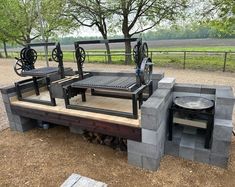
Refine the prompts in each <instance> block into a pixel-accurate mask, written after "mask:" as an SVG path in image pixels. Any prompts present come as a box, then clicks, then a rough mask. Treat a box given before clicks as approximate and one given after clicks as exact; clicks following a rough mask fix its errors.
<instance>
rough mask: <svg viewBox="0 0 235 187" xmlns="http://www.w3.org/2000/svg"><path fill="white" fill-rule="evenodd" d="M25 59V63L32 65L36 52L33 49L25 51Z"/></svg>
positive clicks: (35, 58)
mask: <svg viewBox="0 0 235 187" xmlns="http://www.w3.org/2000/svg"><path fill="white" fill-rule="evenodd" d="M25 58H26V60H27V62H29V63H32V64H34V63H35V62H36V60H37V52H36V51H35V50H34V49H31V48H29V49H27V50H25Z"/></svg>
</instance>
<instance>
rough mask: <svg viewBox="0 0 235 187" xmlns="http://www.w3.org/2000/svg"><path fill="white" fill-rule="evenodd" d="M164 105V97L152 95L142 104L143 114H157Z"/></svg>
mask: <svg viewBox="0 0 235 187" xmlns="http://www.w3.org/2000/svg"><path fill="white" fill-rule="evenodd" d="M163 107H164V99H163V98H156V97H150V98H149V99H148V100H147V101H146V102H144V103H143V105H142V106H141V114H147V115H157V114H158V112H159V111H160V110H161V109H162V108H163Z"/></svg>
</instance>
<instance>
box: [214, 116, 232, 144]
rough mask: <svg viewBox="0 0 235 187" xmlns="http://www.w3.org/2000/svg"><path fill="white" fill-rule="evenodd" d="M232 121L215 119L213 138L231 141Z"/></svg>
mask: <svg viewBox="0 0 235 187" xmlns="http://www.w3.org/2000/svg"><path fill="white" fill-rule="evenodd" d="M232 131H233V124H232V120H223V119H215V120H214V130H213V137H214V138H215V139H217V140H224V141H231V136H232Z"/></svg>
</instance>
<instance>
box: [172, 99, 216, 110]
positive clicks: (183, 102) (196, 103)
mask: <svg viewBox="0 0 235 187" xmlns="http://www.w3.org/2000/svg"><path fill="white" fill-rule="evenodd" d="M174 103H175V104H176V105H177V106H179V107H182V108H186V109H193V110H205V109H209V108H211V107H213V105H214V103H213V102H212V101H210V100H208V99H205V98H203V97H196V96H184V97H177V98H175V100H174Z"/></svg>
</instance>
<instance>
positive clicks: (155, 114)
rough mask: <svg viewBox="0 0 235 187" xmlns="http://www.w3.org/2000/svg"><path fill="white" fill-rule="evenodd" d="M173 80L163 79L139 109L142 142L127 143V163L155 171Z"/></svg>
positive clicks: (162, 142) (162, 153) (161, 149)
mask: <svg viewBox="0 0 235 187" xmlns="http://www.w3.org/2000/svg"><path fill="white" fill-rule="evenodd" d="M174 84H175V79H174V78H169V77H166V78H163V79H162V80H160V81H159V82H158V89H157V90H156V91H155V92H154V93H153V95H152V96H151V97H150V98H149V99H148V100H147V101H146V102H144V104H143V105H142V107H141V128H142V129H141V130H142V141H141V142H135V141H132V140H128V141H127V149H128V163H129V164H132V165H134V166H137V167H140V168H144V169H148V170H152V171H156V170H157V169H158V168H159V166H160V161H161V158H162V156H163V155H164V148H165V140H166V133H167V124H168V114H169V112H168V109H169V107H170V105H171V104H172V97H173V94H172V89H173V86H174Z"/></svg>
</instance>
